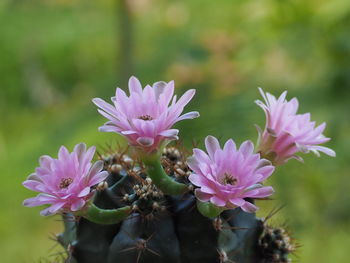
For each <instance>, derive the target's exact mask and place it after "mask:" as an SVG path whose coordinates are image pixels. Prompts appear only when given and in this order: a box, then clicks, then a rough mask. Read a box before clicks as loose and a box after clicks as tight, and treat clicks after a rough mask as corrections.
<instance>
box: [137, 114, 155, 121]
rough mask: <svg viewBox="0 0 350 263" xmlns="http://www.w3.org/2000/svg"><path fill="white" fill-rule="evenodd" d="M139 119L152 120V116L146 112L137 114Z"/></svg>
mask: <svg viewBox="0 0 350 263" xmlns="http://www.w3.org/2000/svg"><path fill="white" fill-rule="evenodd" d="M139 119H140V120H144V121H151V120H153V118H152V116H150V115H147V114H146V115H141V116H139Z"/></svg>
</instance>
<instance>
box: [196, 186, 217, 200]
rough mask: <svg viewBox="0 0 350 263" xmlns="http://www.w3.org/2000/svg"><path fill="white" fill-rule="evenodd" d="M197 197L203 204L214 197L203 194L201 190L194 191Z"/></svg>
mask: <svg viewBox="0 0 350 263" xmlns="http://www.w3.org/2000/svg"><path fill="white" fill-rule="evenodd" d="M194 194H195V196H196V197H197V199H198V200H199V201H201V202H208V201H209V200H210V198H211V197H212V196H213V195H211V194H207V193H203V192H202V191H201V190H200V189H196V190H195V191H194Z"/></svg>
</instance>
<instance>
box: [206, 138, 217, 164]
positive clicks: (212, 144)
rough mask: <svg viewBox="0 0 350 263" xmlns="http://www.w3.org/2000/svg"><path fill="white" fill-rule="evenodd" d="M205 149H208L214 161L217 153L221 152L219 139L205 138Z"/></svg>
mask: <svg viewBox="0 0 350 263" xmlns="http://www.w3.org/2000/svg"><path fill="white" fill-rule="evenodd" d="M205 147H206V148H207V152H208V154H209V157H210V159H212V160H214V155H215V152H216V151H217V150H220V143H219V141H218V139H216V138H215V137H213V136H210V135H209V136H207V137H206V138H205Z"/></svg>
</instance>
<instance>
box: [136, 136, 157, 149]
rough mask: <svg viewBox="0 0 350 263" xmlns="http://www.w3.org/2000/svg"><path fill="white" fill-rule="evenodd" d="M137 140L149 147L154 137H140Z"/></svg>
mask: <svg viewBox="0 0 350 263" xmlns="http://www.w3.org/2000/svg"><path fill="white" fill-rule="evenodd" d="M136 141H137V143H138V144H140V145H141V146H145V147H149V146H151V145H153V143H154V139H153V138H150V137H139V138H137V140H136Z"/></svg>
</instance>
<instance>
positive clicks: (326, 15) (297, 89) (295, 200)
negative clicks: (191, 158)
mask: <svg viewBox="0 0 350 263" xmlns="http://www.w3.org/2000/svg"><path fill="white" fill-rule="evenodd" d="M130 74H134V75H136V76H137V77H139V78H140V80H141V82H142V83H143V84H146V83H153V82H155V81H158V80H166V81H169V80H172V79H174V80H175V83H176V86H177V93H178V94H182V93H183V92H184V91H185V90H186V89H188V88H196V89H197V94H196V97H195V99H194V100H193V101H192V102H191V103H190V105H189V106H188V108H187V110H188V111H189V110H195V109H196V110H199V111H200V113H201V117H200V118H199V119H196V120H193V121H184V122H182V123H179V124H178V125H177V127H178V128H179V129H181V134H180V136H181V137H182V139H183V140H184V142H185V144H187V145H188V146H189V147H190V146H191V141H192V139H194V140H196V141H199V142H202V141H203V138H204V137H205V136H206V135H207V134H212V135H215V136H217V137H221V138H222V139H223V140H226V139H228V138H230V137H232V138H234V139H235V140H236V141H238V142H242V141H243V140H246V139H252V140H254V141H255V139H256V136H257V133H256V131H255V128H254V126H253V124H259V125H260V126H264V114H263V112H262V110H261V109H260V108H258V107H257V106H256V105H255V104H254V100H255V99H258V98H259V97H260V95H259V93H258V90H257V87H259V86H261V87H263V88H264V89H265V90H268V91H270V92H272V93H274V94H275V95H279V94H280V93H281V92H282V91H283V90H288V91H289V96H288V98H292V97H294V96H296V97H298V99H299V101H300V105H301V106H300V112H309V111H310V112H312V117H313V119H314V120H316V121H317V123H321V122H323V121H326V122H327V124H328V128H327V129H326V132H325V134H326V135H327V136H329V137H331V138H332V141H331V142H330V143H328V144H327V146H329V147H331V148H333V149H335V151H336V152H337V157H336V158H335V159H333V158H330V157H328V156H325V155H324V156H322V157H321V158H317V157H316V156H313V155H312V154H309V155H307V156H304V157H305V164H300V163H298V162H297V161H294V160H293V161H290V162H289V163H288V164H286V165H285V166H283V167H279V168H278V171H277V172H276V173H275V175H274V176H273V178H271V179H270V183H271V184H272V185H274V187H275V189H276V194H275V200H273V201H265V202H261V203H260V205H261V206H262V209H261V210H260V212H259V215H260V216H266V215H267V214H268V212H269V211H270V210H271V208H272V207H274V206H278V205H281V204H285V205H286V206H285V208H284V209H283V210H282V211H281V212H279V213H278V214H277V215H276V216H275V217H274V218H273V219H272V220H271V223H273V224H276V225H278V224H287V225H288V226H289V227H290V229H292V230H293V236H294V237H295V238H296V239H297V240H298V242H299V243H300V244H301V247H300V248H299V249H298V251H297V252H296V256H295V257H294V259H295V260H296V261H297V262H308V263H311V262H315V263H323V262H337V263H342V262H344V263H345V262H349V255H348V248H349V246H350V194H349V189H350V177H349V168H350V154H349V150H348V149H349V148H350V135H349V133H350V106H349V103H350V1H348V0H332V1H326V0H220V1H212V0H186V1H185V0H128V1H126V0H99V1H96V0H31V1H25V0H1V1H0V113H1V114H0V116H1V124H0V176H1V190H0V198H1V200H2V201H1V204H2V209H1V211H0V237H1V238H0V251H1V256H0V257H1V260H0V261H1V262H6V263H7V262H11V263H12V262H15V263H16V262H40V261H42V262H46V261H45V260H51V259H53V258H54V257H53V256H50V255H51V254H54V253H55V251H57V248H56V249H51V247H52V246H53V245H54V242H52V241H50V240H49V235H50V233H57V232H59V231H60V230H61V229H62V227H61V222H59V221H58V219H59V218H58V217H53V218H52V217H51V218H43V217H41V216H39V211H40V208H31V209H30V208H24V207H22V205H21V203H22V201H23V199H25V198H28V197H30V196H33V193H31V192H30V191H28V190H26V189H25V188H24V187H22V185H21V182H22V181H23V180H24V179H25V178H26V177H27V175H28V174H30V173H31V172H32V171H33V170H34V168H35V167H36V166H37V164H38V158H39V156H40V155H43V154H49V155H54V156H55V155H56V154H57V150H58V148H59V147H60V145H62V144H64V145H66V146H68V147H69V148H70V149H72V147H73V145H75V144H77V143H79V142H82V141H84V142H86V143H87V144H89V145H93V144H94V145H98V146H101V145H104V144H105V143H108V142H109V143H110V142H115V141H116V140H121V139H120V137H118V136H117V135H114V134H105V133H99V132H98V131H97V127H98V126H99V125H101V124H102V123H103V122H104V121H105V120H104V119H103V118H102V117H101V116H99V115H98V114H97V112H96V107H95V106H94V105H93V104H92V103H91V98H93V97H96V96H98V97H102V98H104V99H108V98H109V97H111V96H112V95H113V93H114V91H115V87H116V86H117V85H118V86H120V87H124V88H125V83H126V79H127V77H128V76H129V75H130Z"/></svg>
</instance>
